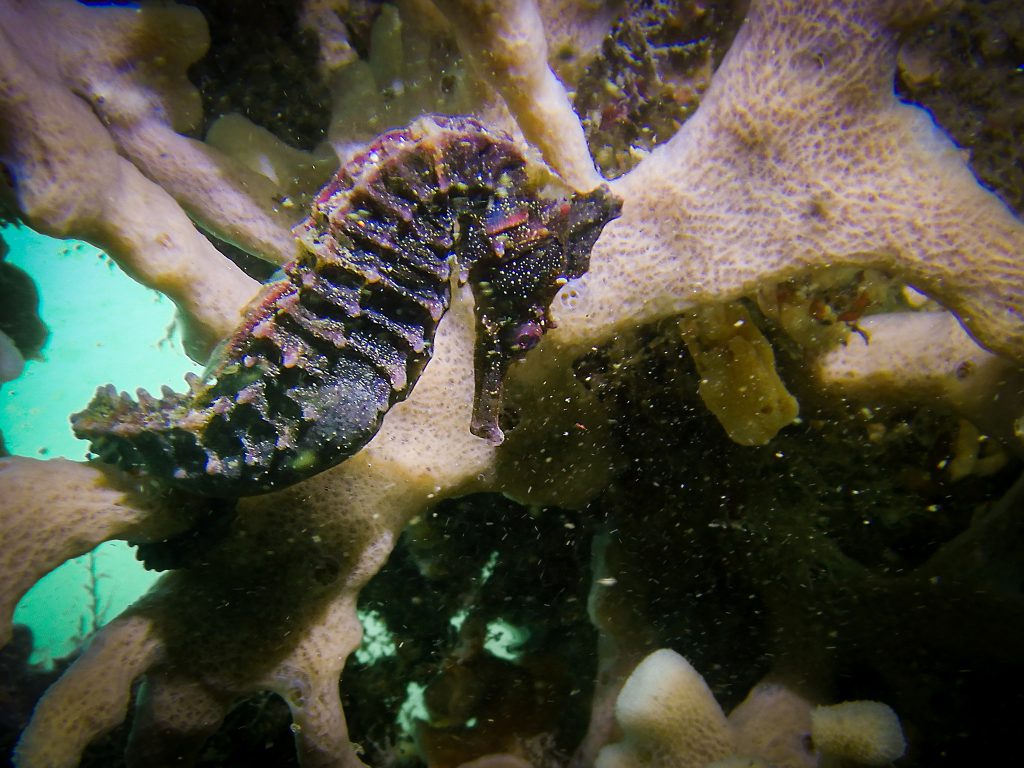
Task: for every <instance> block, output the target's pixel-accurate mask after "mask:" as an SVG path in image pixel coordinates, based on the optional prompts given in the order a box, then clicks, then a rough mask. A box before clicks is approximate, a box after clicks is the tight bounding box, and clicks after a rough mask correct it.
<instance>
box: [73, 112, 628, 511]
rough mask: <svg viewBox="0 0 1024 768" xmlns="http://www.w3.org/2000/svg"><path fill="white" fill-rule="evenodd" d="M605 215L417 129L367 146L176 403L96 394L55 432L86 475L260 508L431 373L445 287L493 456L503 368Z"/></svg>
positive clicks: (513, 148) (530, 176)
mask: <svg viewBox="0 0 1024 768" xmlns="http://www.w3.org/2000/svg"><path fill="white" fill-rule="evenodd" d="M619 209H620V202H619V200H618V199H617V198H615V197H614V196H613V195H612V194H611V193H610V192H609V190H608V188H607V187H606V186H601V187H598V188H597V189H594V190H591V191H589V192H574V191H573V190H571V189H569V188H568V187H567V186H566V185H565V184H563V183H562V182H561V181H560V180H559V179H558V178H557V176H555V174H554V173H553V172H552V171H551V170H550V169H549V168H547V166H545V165H544V164H543V163H541V162H540V161H538V160H535V159H532V158H530V157H527V154H526V153H524V152H523V151H522V149H521V148H520V147H519V146H518V145H517V144H516V143H515V142H514V141H513V140H512V139H511V138H509V137H508V136H505V135H504V134H501V133H498V132H495V131H491V130H489V129H487V128H486V127H485V126H483V125H482V124H481V123H480V122H478V121H477V120H475V119H473V118H468V117H449V116H440V115H434V116H429V117H425V118H421V119H419V120H417V121H416V122H414V123H412V124H411V125H409V126H407V127H405V128H399V129H395V130H391V131H387V132H386V133H383V134H381V135H380V136H378V137H377V138H376V139H375V140H374V141H372V142H371V143H370V144H369V145H368V146H367V148H366V149H365V150H363V151H362V152H360V153H358V154H357V155H356V156H355V157H353V158H352V160H350V161H349V162H348V163H345V164H344V165H343V166H342V167H341V168H340V169H339V170H338V172H337V173H336V174H335V176H334V177H333V178H332V179H331V181H330V182H328V184H327V185H326V186H325V187H324V188H323V189H322V190H321V191H320V193H319V194H318V195H317V196H316V198H315V199H314V201H313V204H312V210H311V212H310V215H309V216H308V217H307V218H306V220H305V221H303V222H302V223H300V224H299V225H298V226H296V227H295V230H294V233H295V237H296V242H297V244H298V253H297V256H296V258H295V259H294V260H293V261H291V262H289V263H288V264H286V265H285V266H284V267H283V268H282V269H281V270H280V271H279V273H278V274H277V275H275V279H273V280H272V281H271V282H268V283H267V284H266V285H264V287H263V289H262V290H261V292H260V293H259V295H258V296H257V297H256V298H255V299H254V300H253V301H252V302H251V303H250V304H249V306H248V307H247V309H246V314H245V317H244V319H243V321H242V322H241V323H240V325H239V326H238V328H237V329H236V330H235V331H234V332H233V333H232V334H231V335H230V336H229V337H228V338H226V339H225V340H224V341H223V342H221V344H220V345H219V346H218V347H217V349H216V350H215V351H214V353H213V355H212V357H211V360H210V363H209V365H208V366H207V368H206V371H205V372H204V373H203V375H202V376H201V377H199V378H198V379H196V378H192V377H189V378H187V382H188V385H189V387H188V392H187V393H185V394H177V393H174V392H171V391H170V390H166V389H165V392H164V394H163V397H162V398H160V399H159V400H158V399H156V398H153V397H151V396H149V395H148V394H146V395H142V394H140V396H139V400H138V402H136V401H134V400H132V399H131V398H130V397H128V395H126V394H124V393H121V394H120V395H118V394H117V392H116V391H115V390H114V389H113V387H110V386H107V387H100V388H99V390H97V393H96V396H95V397H94V398H93V400H92V402H91V403H90V404H89V406H88V407H87V408H86V409H85V410H84V411H82V412H80V413H77V414H74V415H73V416H72V417H71V421H72V426H73V428H74V431H75V434H76V435H77V436H78V437H80V438H85V439H88V440H90V441H91V450H92V451H93V452H94V453H95V454H97V455H98V456H99V457H100V458H101V459H103V460H106V461H112V462H115V463H117V464H120V465H121V466H122V467H124V468H127V469H130V470H136V471H139V472H142V473H144V474H146V475H148V476H151V477H153V478H156V479H157V480H159V481H161V482H166V483H168V484H170V485H174V486H178V487H182V488H185V489H187V490H190V491H193V492H196V493H201V494H207V495H214V496H226V497H234V496H244V495H252V494H256V493H262V492H267V491H271V490H275V489H278V488H281V487H284V486H286V485H290V484H292V483H295V482H298V481H300V480H302V479H305V478H306V477H309V476H311V475H313V474H316V473H318V472H321V471H323V470H325V469H328V468H330V467H332V466H334V465H336V464H338V463H340V462H341V461H344V460H345V459H346V458H348V457H349V456H351V455H352V454H354V453H355V452H356V451H358V450H359V449H360V448H362V447H363V446H364V445H365V444H366V443H367V442H368V441H369V440H370V439H371V438H372V437H373V435H374V434H376V432H377V431H378V429H379V428H380V424H381V420H382V419H383V417H384V415H385V414H386V413H387V411H388V410H389V409H390V408H391V407H392V406H393V405H394V404H395V403H396V402H398V401H400V400H403V399H405V398H406V397H408V396H409V394H410V393H411V392H412V390H413V388H414V387H415V384H416V381H417V379H418V378H419V376H420V374H421V373H422V371H423V369H424V367H425V366H426V365H427V363H428V362H429V360H430V356H431V353H432V350H433V339H434V334H435V332H436V329H437V325H438V323H439V322H440V321H441V318H442V316H443V315H444V313H445V312H446V311H447V309H448V306H449V303H450V299H451V295H450V294H451V280H452V279H453V277H454V278H455V279H457V280H459V281H460V282H464V283H469V285H470V287H471V288H472V292H473V296H474V301H475V311H476V318H477V322H476V335H477V339H476V350H475V359H474V361H475V368H476V388H475V398H474V410H473V419H472V423H471V425H470V428H471V430H472V431H473V433H474V434H476V435H478V436H480V437H482V438H484V439H487V440H490V441H491V442H492V443H499V442H501V439H502V432H501V429H500V426H499V424H498V421H499V418H500V410H501V394H502V386H503V382H504V377H505V374H506V372H507V370H508V366H509V364H510V363H511V362H512V361H514V360H516V359H519V358H521V357H522V356H523V355H525V354H526V353H527V352H528V351H529V350H530V349H531V348H532V347H533V346H535V345H536V343H537V341H539V339H540V337H541V336H542V335H543V333H544V331H545V330H546V329H547V328H548V327H549V326H550V321H549V319H548V315H547V312H548V308H549V306H550V304H551V301H552V299H553V298H554V296H555V293H556V292H557V291H558V289H559V288H560V287H561V286H562V285H564V284H565V283H566V282H567V281H568V280H570V279H572V278H575V277H579V276H580V275H581V274H582V273H583V272H584V271H585V270H586V269H587V266H588V261H589V255H590V250H591V248H592V247H593V244H594V242H595V241H596V239H597V237H598V235H599V234H600V232H601V229H602V228H603V227H604V225H605V224H607V223H608V222H609V221H610V220H612V219H613V218H615V217H616V216H617V215H618V213H619Z"/></svg>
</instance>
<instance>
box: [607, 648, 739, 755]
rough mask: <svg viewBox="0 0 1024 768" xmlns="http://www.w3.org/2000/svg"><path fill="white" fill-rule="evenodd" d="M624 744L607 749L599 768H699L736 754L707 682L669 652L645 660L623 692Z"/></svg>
mask: <svg viewBox="0 0 1024 768" xmlns="http://www.w3.org/2000/svg"><path fill="white" fill-rule="evenodd" d="M615 718H616V720H618V722H619V725H620V726H621V727H622V731H623V733H624V734H625V739H624V740H623V741H621V742H619V743H617V744H612V745H610V746H607V747H605V748H604V749H602V750H601V752H600V753H599V754H598V756H597V761H596V763H595V767H596V768H631V767H632V766H636V767H637V768H639V767H640V766H644V768H658V767H659V766H665V768H690V766H692V767H693V768H698V766H704V765H707V764H708V763H712V762H714V761H716V760H721V759H723V758H725V757H727V756H729V755H730V754H731V753H732V752H733V746H732V734H731V732H730V729H729V723H728V721H727V720H726V719H725V715H724V714H723V712H722V709H721V707H719V706H718V702H717V701H715V696H714V694H712V693H711V689H710V688H708V685H707V683H705V682H704V678H703V677H701V676H700V674H699V673H698V672H697V670H695V669H694V668H693V667H692V666H691V665H690V663H689V662H688V661H687V660H686V659H684V658H683V657H682V656H680V655H679V654H678V653H676V652H675V651H672V650H669V649H667V648H662V649H661V650H658V651H655V652H654V653H652V654H650V655H649V656H647V658H645V659H644V660H643V661H641V662H640V664H638V665H637V667H636V669H634V670H633V674H631V675H630V676H629V678H628V679H627V680H626V684H625V685H624V686H623V687H622V691H621V693H619V698H618V701H617V702H616V703H615Z"/></svg>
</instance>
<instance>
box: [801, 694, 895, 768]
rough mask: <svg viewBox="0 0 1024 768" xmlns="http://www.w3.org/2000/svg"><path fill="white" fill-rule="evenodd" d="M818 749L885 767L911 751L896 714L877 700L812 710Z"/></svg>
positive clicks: (813, 731) (866, 763)
mask: <svg viewBox="0 0 1024 768" xmlns="http://www.w3.org/2000/svg"><path fill="white" fill-rule="evenodd" d="M811 737H812V738H813V739H814V744H815V746H816V747H817V748H818V749H819V750H820V751H821V752H823V753H825V754H827V755H830V756H832V757H840V758H844V759H846V760H852V761H853V762H855V763H858V764H860V765H885V764H886V763H891V762H892V761H893V760H897V759H899V758H900V757H902V756H903V753H904V751H905V750H906V748H907V743H906V740H905V739H904V738H903V729H902V728H901V727H900V720H899V718H898V717H897V716H896V713H895V712H893V711H892V709H891V708H890V707H888V706H886V705H885V704H882V703H880V702H877V701H844V702H843V703H842V704H833V705H832V706H828V707H816V708H815V709H814V710H812V711H811Z"/></svg>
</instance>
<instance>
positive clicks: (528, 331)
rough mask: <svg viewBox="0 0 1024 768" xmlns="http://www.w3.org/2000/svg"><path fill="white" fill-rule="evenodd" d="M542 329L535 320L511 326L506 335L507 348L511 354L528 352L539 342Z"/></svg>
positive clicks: (542, 333)
mask: <svg viewBox="0 0 1024 768" xmlns="http://www.w3.org/2000/svg"><path fill="white" fill-rule="evenodd" d="M543 335H544V329H543V328H542V327H541V324H540V323H538V322H537V321H536V320H527V321H526V322H525V323H519V324H518V325H514V326H512V328H510V329H509V333H508V346H509V349H510V351H512V352H519V353H524V352H529V351H530V350H531V349H533V348H534V347H536V346H537V344H538V343H539V342H540V338H541V336H543Z"/></svg>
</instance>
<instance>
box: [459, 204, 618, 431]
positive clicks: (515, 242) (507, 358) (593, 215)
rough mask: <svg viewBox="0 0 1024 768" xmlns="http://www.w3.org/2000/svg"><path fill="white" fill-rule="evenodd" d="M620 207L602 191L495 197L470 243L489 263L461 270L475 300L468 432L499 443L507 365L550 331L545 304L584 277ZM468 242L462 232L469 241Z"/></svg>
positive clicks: (469, 236)
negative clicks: (472, 388) (534, 198)
mask: <svg viewBox="0 0 1024 768" xmlns="http://www.w3.org/2000/svg"><path fill="white" fill-rule="evenodd" d="M621 205H622V204H621V201H620V200H619V199H618V198H617V197H615V196H614V195H613V194H612V193H611V191H610V190H609V189H608V187H607V186H604V185H602V186H600V187H598V188H597V189H594V190H592V191H590V192H583V193H574V194H571V195H569V196H566V197H556V198H554V199H543V198H542V199H540V200H539V201H531V202H529V203H528V204H523V203H516V202H511V203H507V202H505V201H502V199H501V198H495V199H494V200H493V201H492V209H491V210H490V211H488V212H487V214H486V215H485V216H484V217H483V224H482V225H481V226H480V227H479V228H478V229H477V232H476V234H475V237H476V239H477V242H478V245H479V247H478V248H473V247H472V245H471V246H470V248H469V250H470V251H473V250H477V252H479V251H480V250H483V249H487V250H488V251H489V254H488V256H489V257H488V258H482V257H481V258H477V259H475V260H473V261H472V263H471V266H470V267H469V269H468V270H467V275H468V281H469V283H470V285H471V287H472V289H473V296H474V300H475V302H476V317H477V331H476V350H475V360H474V362H475V369H476V383H475V384H476V392H475V397H474V401H473V418H472V422H471V425H470V430H471V431H472V432H473V434H474V435H477V436H478V437H482V438H484V439H486V440H488V441H490V442H491V443H493V444H495V445H497V444H500V443H501V442H502V440H503V439H504V435H503V433H502V431H501V428H500V426H499V424H498V420H499V416H500V410H501V400H502V389H503V384H504V379H505V375H506V373H507V372H508V368H509V366H510V365H511V364H512V363H513V362H514V361H516V360H519V359H522V358H523V357H524V356H525V355H526V354H527V353H528V352H529V351H530V350H531V349H533V348H534V347H535V346H536V345H537V344H538V343H539V342H540V340H541V338H542V337H543V335H544V333H545V332H546V331H547V330H548V328H551V327H552V326H553V324H552V321H551V319H550V317H549V314H548V309H549V307H550V306H551V301H552V299H554V297H555V294H556V293H557V292H558V290H559V289H560V288H561V287H562V286H563V285H565V284H566V283H567V282H568V281H569V280H572V279H573V278H577V277H579V276H580V275H582V274H583V273H584V272H586V270H587V267H588V266H589V263H590V250H591V248H592V247H593V245H594V243H595V242H596V240H597V238H598V237H599V236H600V234H601V230H602V229H603V228H604V226H605V224H607V223H608V222H609V221H611V220H612V219H614V218H616V217H617V216H618V215H619V211H620V209H621ZM473 238H474V234H473V233H467V239H469V240H471V241H472V239H473Z"/></svg>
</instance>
